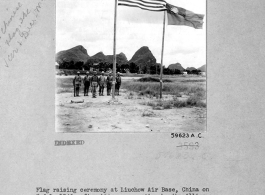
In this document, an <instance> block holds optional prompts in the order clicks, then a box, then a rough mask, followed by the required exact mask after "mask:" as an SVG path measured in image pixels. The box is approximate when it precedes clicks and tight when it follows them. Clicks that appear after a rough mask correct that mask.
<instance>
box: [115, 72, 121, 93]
mask: <svg viewBox="0 0 265 195" xmlns="http://www.w3.org/2000/svg"><path fill="white" fill-rule="evenodd" d="M120 87H121V75H120V73H119V72H118V74H117V77H116V83H115V94H116V95H120Z"/></svg>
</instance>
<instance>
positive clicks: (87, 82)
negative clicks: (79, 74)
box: [84, 71, 90, 96]
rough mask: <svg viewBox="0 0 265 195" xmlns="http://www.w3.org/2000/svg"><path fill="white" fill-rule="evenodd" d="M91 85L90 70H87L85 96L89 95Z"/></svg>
mask: <svg viewBox="0 0 265 195" xmlns="http://www.w3.org/2000/svg"><path fill="white" fill-rule="evenodd" d="M89 86H90V76H89V72H88V71H87V72H86V76H85V77H84V96H88V91H89Z"/></svg>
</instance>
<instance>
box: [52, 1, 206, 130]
mask: <svg viewBox="0 0 265 195" xmlns="http://www.w3.org/2000/svg"><path fill="white" fill-rule="evenodd" d="M55 68H56V92H55V93H56V102H55V106H56V132H61V133H90V132H122V133H126V132H143V133H146V132H205V131H206V0H167V1H163V0H90V1H87V0H80V1H78V2H77V1H74V0H57V1H56V58H55Z"/></svg>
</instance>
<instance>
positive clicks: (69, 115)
mask: <svg viewBox="0 0 265 195" xmlns="http://www.w3.org/2000/svg"><path fill="white" fill-rule="evenodd" d="M104 93H105V94H104V96H97V98H92V95H91V93H89V96H83V94H82V93H80V95H81V96H80V97H74V95H73V93H61V94H56V129H57V132H63V133H88V132H204V131H206V108H196V107H193V108H172V109H165V110H153V109H152V107H150V106H147V105H142V104H141V102H143V101H147V99H149V98H147V97H146V98H143V99H138V98H137V97H135V98H133V99H128V95H127V94H128V92H127V91H126V90H124V89H121V93H120V94H121V95H120V96H117V97H116V99H115V101H111V100H112V98H111V96H106V91H104ZM71 101H84V102H83V103H71Z"/></svg>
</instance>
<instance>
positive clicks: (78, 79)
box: [73, 71, 82, 96]
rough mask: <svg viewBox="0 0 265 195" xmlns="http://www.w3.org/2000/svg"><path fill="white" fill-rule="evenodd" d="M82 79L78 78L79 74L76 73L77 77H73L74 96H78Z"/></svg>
mask: <svg viewBox="0 0 265 195" xmlns="http://www.w3.org/2000/svg"><path fill="white" fill-rule="evenodd" d="M81 82H82V78H81V76H80V72H79V71H78V72H77V76H75V78H74V80H73V84H74V88H75V96H79V89H80V86H81Z"/></svg>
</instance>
